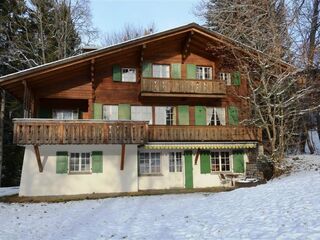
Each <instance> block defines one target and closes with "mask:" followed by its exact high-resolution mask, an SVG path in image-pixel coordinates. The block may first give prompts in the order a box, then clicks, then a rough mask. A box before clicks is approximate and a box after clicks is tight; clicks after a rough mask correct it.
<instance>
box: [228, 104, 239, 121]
mask: <svg viewBox="0 0 320 240" xmlns="http://www.w3.org/2000/svg"><path fill="white" fill-rule="evenodd" d="M228 117H229V125H238V124H239V110H238V108H237V107H234V106H230V107H229V108H228Z"/></svg>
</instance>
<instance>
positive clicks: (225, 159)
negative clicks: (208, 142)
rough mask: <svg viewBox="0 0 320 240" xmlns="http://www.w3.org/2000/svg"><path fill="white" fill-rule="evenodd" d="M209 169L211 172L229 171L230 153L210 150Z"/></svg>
mask: <svg viewBox="0 0 320 240" xmlns="http://www.w3.org/2000/svg"><path fill="white" fill-rule="evenodd" d="M211 169H212V171H213V172H228V171H230V169H231V167H230V153H229V152H211Z"/></svg>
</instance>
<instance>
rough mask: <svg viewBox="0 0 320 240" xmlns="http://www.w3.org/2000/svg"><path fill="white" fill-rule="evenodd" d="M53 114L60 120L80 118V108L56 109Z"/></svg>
mask: <svg viewBox="0 0 320 240" xmlns="http://www.w3.org/2000/svg"><path fill="white" fill-rule="evenodd" d="M52 115H53V118H54V119H59V120H72V119H78V118H79V114H78V110H61V109H54V110H53V114H52Z"/></svg>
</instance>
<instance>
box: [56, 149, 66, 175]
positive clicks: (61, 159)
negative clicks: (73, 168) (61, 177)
mask: <svg viewBox="0 0 320 240" xmlns="http://www.w3.org/2000/svg"><path fill="white" fill-rule="evenodd" d="M56 156H57V159H56V173H57V174H64V173H68V152H56Z"/></svg>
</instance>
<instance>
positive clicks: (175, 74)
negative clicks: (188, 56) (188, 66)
mask: <svg viewBox="0 0 320 240" xmlns="http://www.w3.org/2000/svg"><path fill="white" fill-rule="evenodd" d="M171 78H174V79H181V64H180V63H172V64H171Z"/></svg>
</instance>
